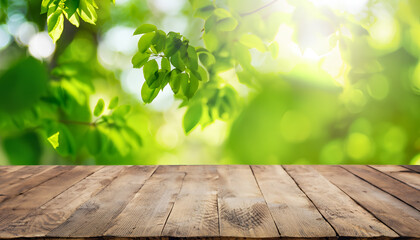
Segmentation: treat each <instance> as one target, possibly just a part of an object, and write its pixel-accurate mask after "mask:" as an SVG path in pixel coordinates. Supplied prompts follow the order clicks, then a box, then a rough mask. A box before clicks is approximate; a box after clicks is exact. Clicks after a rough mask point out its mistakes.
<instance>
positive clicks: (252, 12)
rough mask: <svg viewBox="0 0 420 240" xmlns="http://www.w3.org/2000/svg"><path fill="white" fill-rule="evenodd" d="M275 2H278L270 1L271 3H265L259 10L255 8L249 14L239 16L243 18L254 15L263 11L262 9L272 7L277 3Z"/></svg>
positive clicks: (275, 0)
mask: <svg viewBox="0 0 420 240" xmlns="http://www.w3.org/2000/svg"><path fill="white" fill-rule="evenodd" d="M277 1H278V0H273V1H271V2H269V3H267V4H266V5H264V6H262V7H260V8H257V9H255V10H252V11H250V12H246V13H241V16H242V17H244V16H248V15H251V14H254V13H256V12H259V11H261V10H263V9H264V8H267V7H269V6H271V5H273V4H274V3H275V2H277Z"/></svg>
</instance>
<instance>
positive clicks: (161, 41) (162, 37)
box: [152, 30, 166, 53]
mask: <svg viewBox="0 0 420 240" xmlns="http://www.w3.org/2000/svg"><path fill="white" fill-rule="evenodd" d="M152 43H153V47H154V48H155V50H156V52H158V53H159V52H162V51H163V49H164V48H165V45H166V34H165V32H164V31H162V30H157V31H156V34H155V36H154V38H153V40H152Z"/></svg>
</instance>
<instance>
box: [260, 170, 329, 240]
mask: <svg viewBox="0 0 420 240" xmlns="http://www.w3.org/2000/svg"><path fill="white" fill-rule="evenodd" d="M252 170H253V172H254V175H255V178H256V179H257V182H258V185H259V187H260V189H261V191H262V194H263V196H264V198H265V200H266V202H267V204H268V207H269V209H270V211H271V214H272V216H273V218H274V221H275V222H276V225H277V227H278V230H279V232H280V235H281V236H282V237H298V238H309V237H335V236H336V233H335V232H334V230H333V229H332V228H331V226H330V225H329V224H328V223H327V222H326V221H325V220H324V218H323V217H322V215H321V214H320V213H319V212H318V210H317V209H316V207H315V206H314V205H313V204H312V202H311V201H310V200H309V199H308V198H307V197H306V195H305V194H304V193H303V192H302V191H301V190H300V189H299V187H298V186H297V185H296V183H295V182H294V181H293V179H292V178H291V177H290V176H289V175H288V174H287V173H286V171H284V169H283V168H282V167H281V166H252Z"/></svg>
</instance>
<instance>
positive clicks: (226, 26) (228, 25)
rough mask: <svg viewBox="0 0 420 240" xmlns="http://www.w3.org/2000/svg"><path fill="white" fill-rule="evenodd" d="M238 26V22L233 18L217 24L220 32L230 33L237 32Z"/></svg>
mask: <svg viewBox="0 0 420 240" xmlns="http://www.w3.org/2000/svg"><path fill="white" fill-rule="evenodd" d="M237 26H238V21H237V20H236V19H235V18H233V17H229V18H224V19H222V20H219V21H218V22H217V29H218V30H219V31H224V32H230V31H233V30H235V28H236V27H237Z"/></svg>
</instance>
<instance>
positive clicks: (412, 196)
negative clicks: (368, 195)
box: [342, 165, 420, 210]
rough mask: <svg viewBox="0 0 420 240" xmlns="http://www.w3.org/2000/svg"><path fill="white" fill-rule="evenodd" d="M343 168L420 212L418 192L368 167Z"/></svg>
mask: <svg viewBox="0 0 420 240" xmlns="http://www.w3.org/2000/svg"><path fill="white" fill-rule="evenodd" d="M342 167H343V168H345V169H347V170H348V171H350V172H352V173H353V174H355V175H356V176H358V177H360V178H363V179H364V180H365V181H367V182H369V183H370V184H372V185H374V186H376V187H378V188H380V189H382V190H383V191H385V192H387V193H389V194H391V195H393V196H395V197H397V198H399V199H400V200H402V201H404V202H405V203H407V204H409V205H411V206H412V207H414V208H416V209H417V210H420V192H419V191H418V190H416V189H414V188H412V187H410V186H408V185H406V184H404V183H402V182H400V181H398V180H396V179H394V178H392V177H390V176H388V175H386V174H384V173H382V172H380V171H377V170H375V169H372V168H370V167H368V166H362V165H343V166H342Z"/></svg>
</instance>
